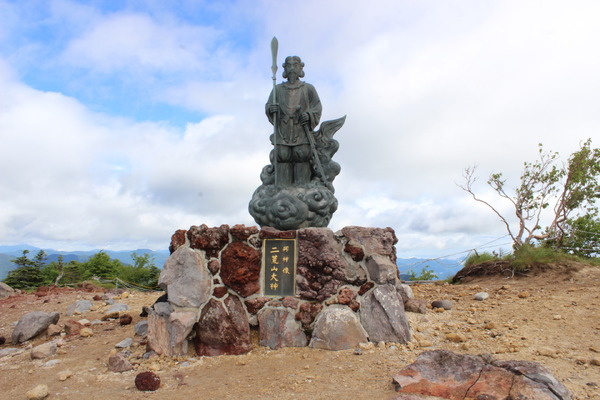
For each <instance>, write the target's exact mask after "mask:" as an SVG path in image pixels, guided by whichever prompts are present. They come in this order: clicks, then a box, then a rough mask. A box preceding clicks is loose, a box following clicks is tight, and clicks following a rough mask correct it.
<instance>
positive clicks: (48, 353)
mask: <svg viewBox="0 0 600 400" xmlns="http://www.w3.org/2000/svg"><path fill="white" fill-rule="evenodd" d="M56 350H58V347H57V346H56V343H55V342H48V343H44V344H40V345H39V346H36V347H34V348H33V349H31V359H32V360H42V359H44V358H48V357H52V356H53V355H55V354H56Z"/></svg>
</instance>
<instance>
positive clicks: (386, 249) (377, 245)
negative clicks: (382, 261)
mask: <svg viewBox="0 0 600 400" xmlns="http://www.w3.org/2000/svg"><path fill="white" fill-rule="evenodd" d="M342 234H343V235H344V236H345V237H346V238H348V239H349V240H348V243H350V242H352V243H356V244H360V245H361V246H362V248H363V249H364V252H365V255H381V256H387V257H389V259H390V260H391V261H392V263H394V264H396V248H395V247H394V245H395V244H396V243H398V238H397V237H396V233H395V232H394V230H393V229H392V228H384V229H382V228H366V227H362V226H347V227H345V228H343V229H342Z"/></svg>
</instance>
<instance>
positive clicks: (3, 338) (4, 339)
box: [0, 336, 6, 346]
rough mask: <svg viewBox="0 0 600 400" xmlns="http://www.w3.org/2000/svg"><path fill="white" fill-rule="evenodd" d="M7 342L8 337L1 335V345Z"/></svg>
mask: <svg viewBox="0 0 600 400" xmlns="http://www.w3.org/2000/svg"><path fill="white" fill-rule="evenodd" d="M4 343H6V338H5V337H4V336H0V346H2V345H3V344H4Z"/></svg>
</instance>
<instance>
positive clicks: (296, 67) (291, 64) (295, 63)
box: [284, 58, 302, 78]
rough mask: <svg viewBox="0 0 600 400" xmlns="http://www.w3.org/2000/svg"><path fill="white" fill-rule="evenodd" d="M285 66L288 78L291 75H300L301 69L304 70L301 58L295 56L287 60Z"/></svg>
mask: <svg viewBox="0 0 600 400" xmlns="http://www.w3.org/2000/svg"><path fill="white" fill-rule="evenodd" d="M284 68H285V73H286V75H287V76H288V78H289V77H290V76H291V75H294V76H295V77H298V76H299V75H300V71H302V64H301V63H300V61H299V60H297V59H295V58H291V59H288V60H286V62H285V65H284Z"/></svg>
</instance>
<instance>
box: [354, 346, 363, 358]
mask: <svg viewBox="0 0 600 400" xmlns="http://www.w3.org/2000/svg"><path fill="white" fill-rule="evenodd" d="M362 354H363V351H362V349H361V348H360V347H357V348H356V349H354V355H355V356H362Z"/></svg>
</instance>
